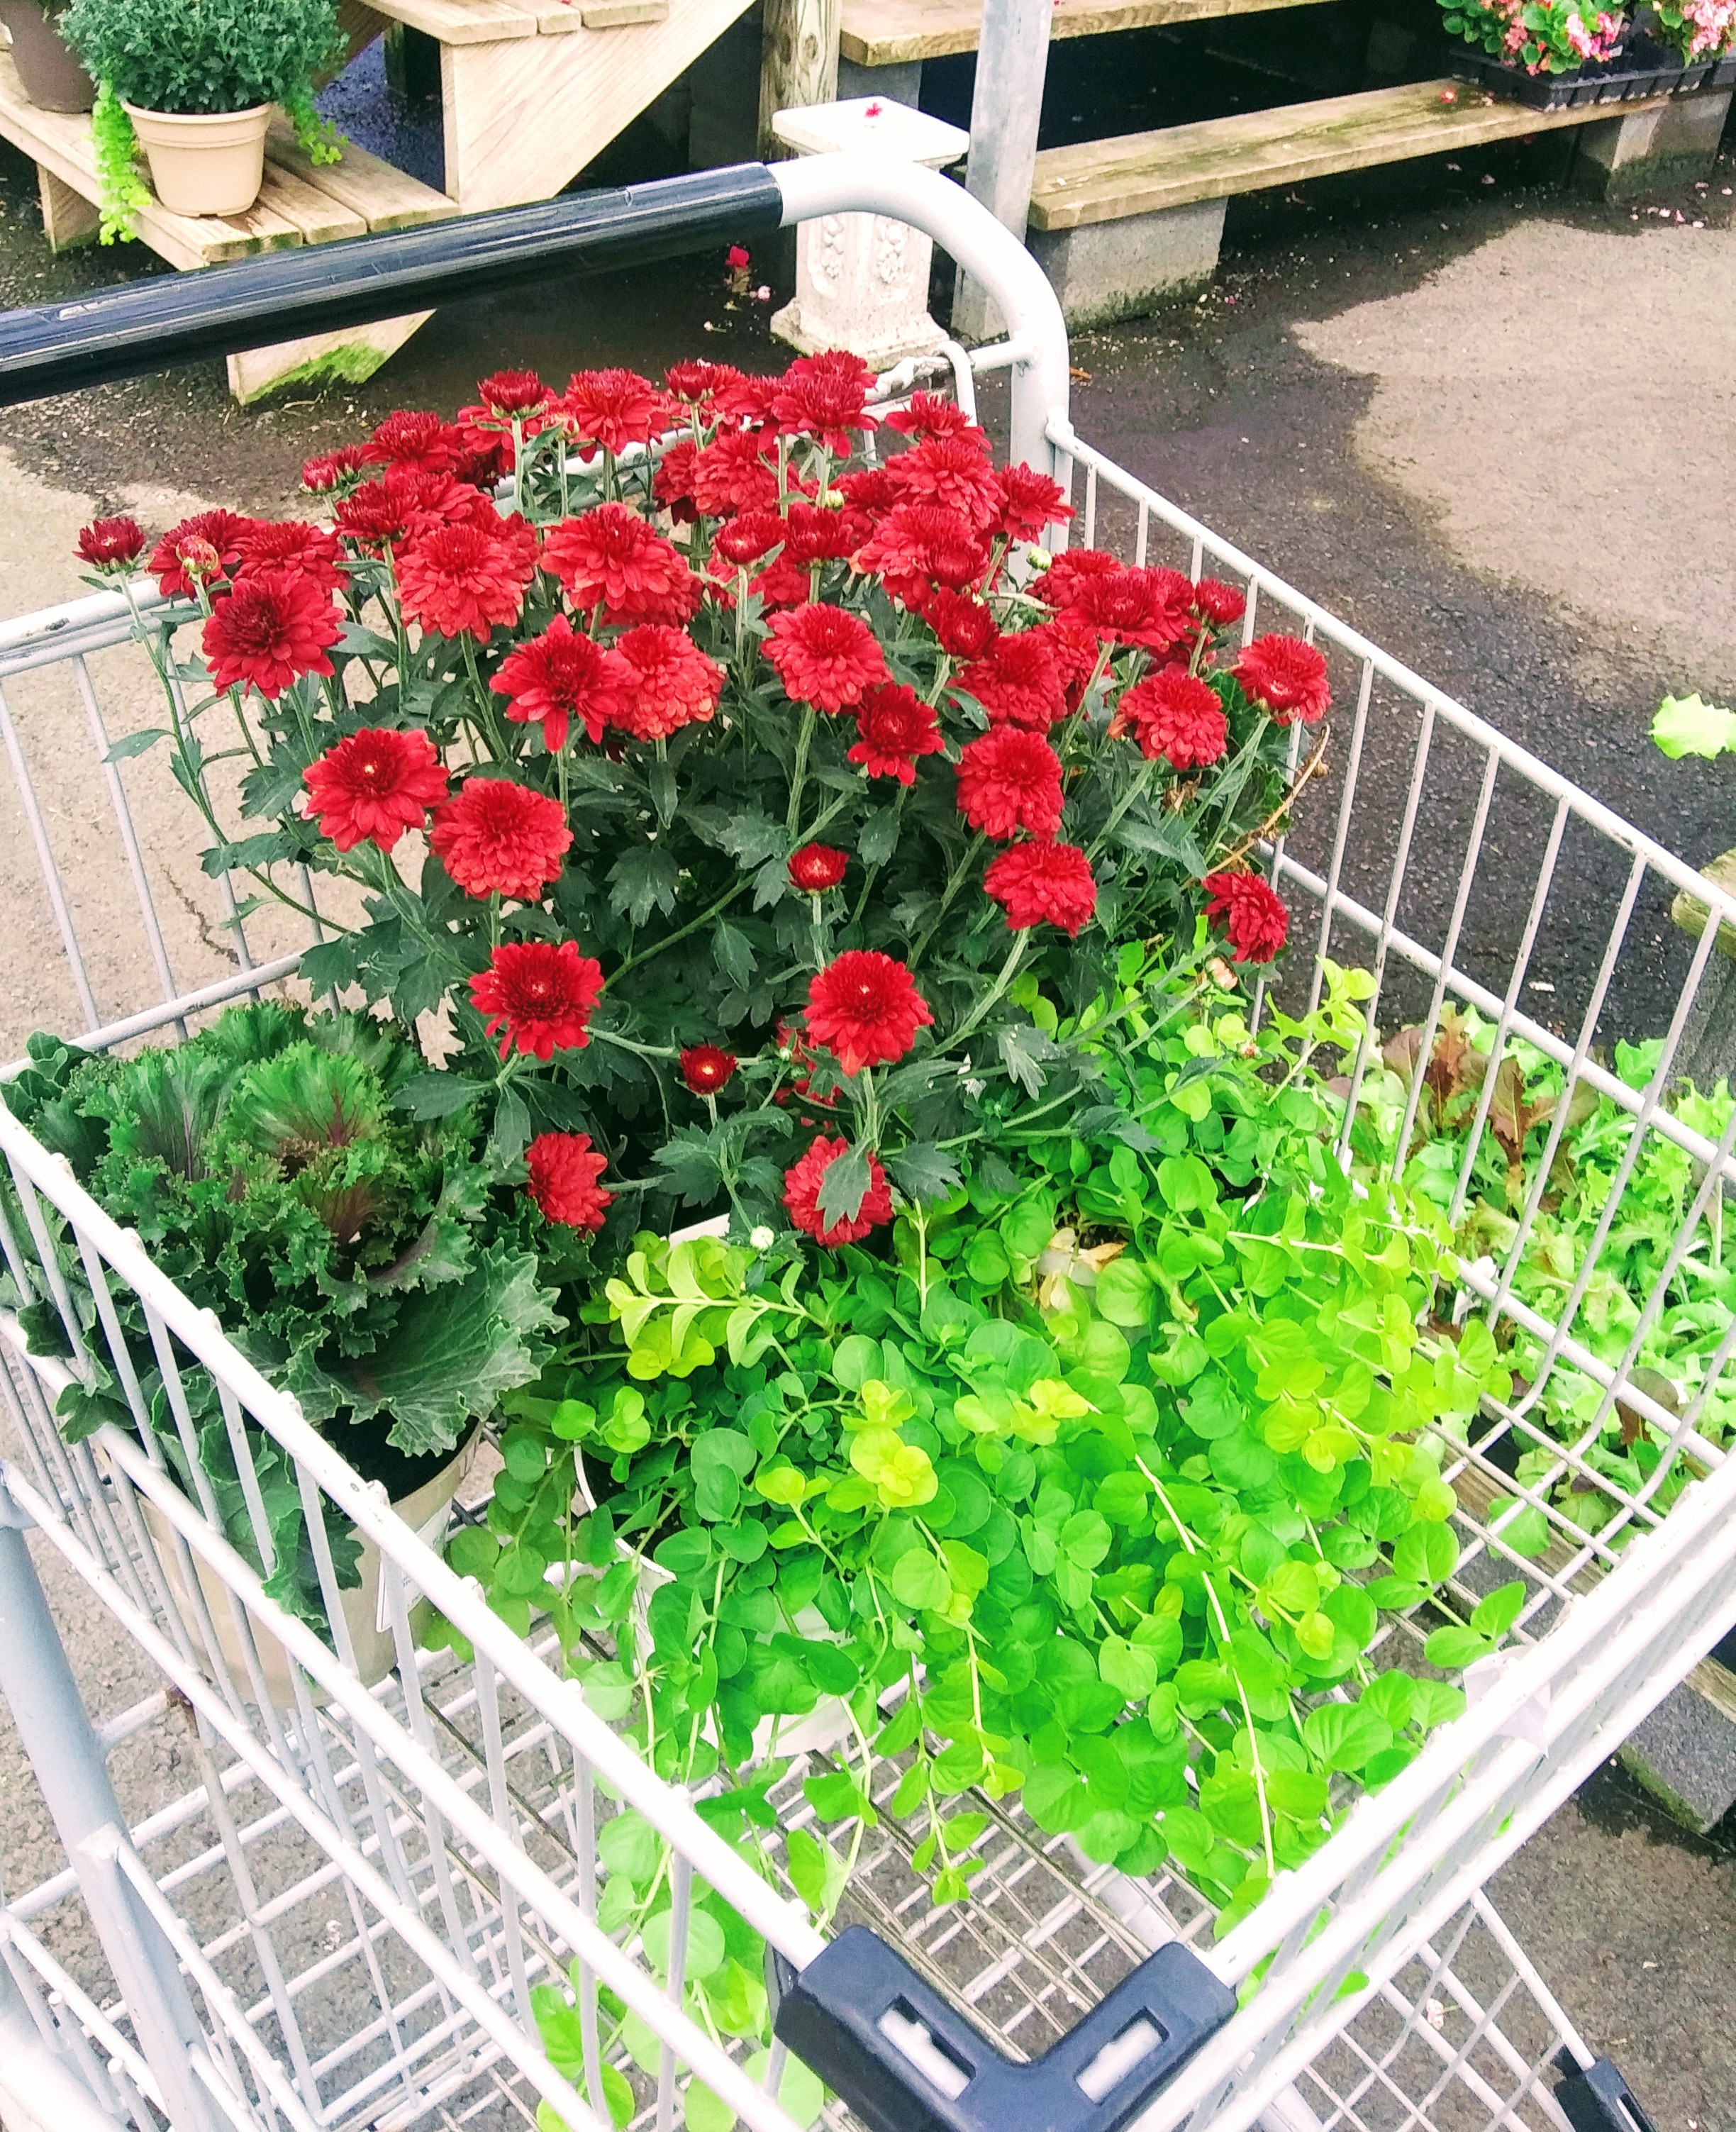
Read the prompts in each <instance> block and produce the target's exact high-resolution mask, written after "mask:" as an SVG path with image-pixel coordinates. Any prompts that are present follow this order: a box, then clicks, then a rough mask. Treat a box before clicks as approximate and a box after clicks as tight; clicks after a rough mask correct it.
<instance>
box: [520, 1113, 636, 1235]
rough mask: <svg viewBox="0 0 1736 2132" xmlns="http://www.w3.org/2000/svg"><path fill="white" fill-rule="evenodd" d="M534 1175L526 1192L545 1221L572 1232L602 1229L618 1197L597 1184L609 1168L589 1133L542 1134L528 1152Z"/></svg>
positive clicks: (527, 1162)
mask: <svg viewBox="0 0 1736 2132" xmlns="http://www.w3.org/2000/svg"><path fill="white" fill-rule="evenodd" d="M525 1164H526V1165H527V1167H528V1168H529V1169H530V1182H529V1183H528V1184H526V1185H525V1191H526V1192H528V1193H530V1197H531V1198H533V1199H534V1200H535V1202H536V1203H537V1205H538V1206H539V1207H540V1208H542V1210H543V1213H544V1217H545V1218H546V1219H547V1220H549V1221H550V1222H559V1223H560V1224H561V1225H562V1227H564V1228H568V1229H600V1228H601V1227H602V1217H603V1214H604V1212H605V1210H606V1209H607V1208H608V1206H609V1205H610V1203H611V1201H612V1200H613V1198H614V1197H615V1195H614V1193H612V1192H605V1191H604V1190H603V1189H602V1187H601V1186H600V1185H599V1184H597V1179H598V1178H599V1177H601V1176H602V1174H603V1170H604V1169H605V1168H606V1166H607V1164H606V1162H605V1160H604V1158H603V1157H602V1155H599V1154H597V1151H596V1150H595V1149H594V1148H593V1147H592V1145H591V1136H590V1135H589V1133H563V1132H549V1133H539V1134H538V1135H537V1136H536V1138H535V1140H532V1141H531V1143H530V1146H529V1147H527V1148H526V1149H525Z"/></svg>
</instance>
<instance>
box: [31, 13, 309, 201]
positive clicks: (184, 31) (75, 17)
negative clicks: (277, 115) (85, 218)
mask: <svg viewBox="0 0 1736 2132" xmlns="http://www.w3.org/2000/svg"><path fill="white" fill-rule="evenodd" d="M63 28H64V31H65V36H66V39H67V41H68V42H69V43H70V45H71V46H73V48H74V50H75V51H77V53H78V54H79V57H80V58H81V59H82V60H84V64H85V65H86V66H87V67H88V68H89V70H90V72H91V74H93V75H94V77H95V78H96V79H97V81H98V84H99V89H98V98H97V104H96V111H95V116H94V120H93V127H94V137H95V142H96V147H97V154H98V171H99V175H100V176H101V178H102V180H103V209H104V214H105V232H104V233H105V236H106V235H108V234H112V233H119V234H123V235H130V234H131V216H132V212H133V210H134V209H137V207H138V206H139V205H141V204H142V201H141V198H140V196H139V195H140V190H141V189H140V187H139V185H138V181H137V177H136V175H135V174H134V171H133V159H134V156H135V154H136V151H137V146H138V145H139V144H140V143H142V145H143V146H144V149H145V153H146V157H147V159H148V161H149V162H150V166H151V185H152V186H153V188H154V189H155V191H156V197H157V198H158V199H159V200H161V203H162V204H163V205H164V206H165V208H169V209H173V211H174V212H175V214H219V215H224V214H246V213H247V209H249V208H251V207H252V204H253V203H254V201H255V200H256V199H257V198H258V197H259V189H260V186H261V183H262V182H263V180H264V174H265V142H266V128H267V127H268V125H269V124H270V122H271V108H272V106H273V105H274V104H276V105H278V106H281V108H282V109H283V110H284V111H285V113H287V114H288V116H289V118H290V120H291V122H293V123H294V125H295V130H296V133H297V135H298V137H300V141H301V144H302V146H303V147H304V148H305V149H306V151H308V153H309V155H310V156H313V158H314V161H316V162H331V161H336V160H337V157H338V146H337V140H336V135H335V133H334V132H333V129H332V127H330V126H329V125H328V123H327V122H325V121H324V120H323V119H321V118H320V117H319V113H317V112H316V111H315V110H314V102H313V89H314V83H315V82H316V81H317V80H318V79H319V78H320V77H321V76H322V75H323V74H326V73H327V72H328V71H329V70H332V69H333V68H334V67H336V66H337V65H339V63H340V62H341V61H342V60H343V55H344V52H345V50H346V49H347V45H346V40H345V38H344V36H343V31H342V30H341V29H340V28H339V27H338V17H337V12H336V9H335V8H334V7H333V5H332V0H257V4H255V0H73V4H72V5H71V7H70V8H69V9H68V10H67V12H66V15H65V18H64V22H63Z"/></svg>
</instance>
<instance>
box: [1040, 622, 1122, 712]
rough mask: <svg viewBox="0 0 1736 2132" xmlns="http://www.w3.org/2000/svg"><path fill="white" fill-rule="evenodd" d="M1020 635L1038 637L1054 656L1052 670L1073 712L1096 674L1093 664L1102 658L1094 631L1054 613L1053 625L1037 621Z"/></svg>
mask: <svg viewBox="0 0 1736 2132" xmlns="http://www.w3.org/2000/svg"><path fill="white" fill-rule="evenodd" d="M1020 633H1021V635H1023V636H1035V637H1038V638H1039V639H1040V640H1041V641H1042V642H1043V643H1044V644H1046V645H1048V648H1049V650H1050V651H1051V652H1052V653H1053V655H1054V660H1055V670H1056V672H1057V674H1059V675H1060V676H1061V683H1062V687H1063V688H1064V689H1066V690H1067V703H1068V705H1069V707H1070V708H1072V709H1074V710H1077V708H1079V701H1080V697H1081V694H1082V693H1083V690H1084V686H1085V684H1086V682H1087V681H1088V680H1089V679H1091V675H1093V674H1094V673H1095V672H1096V669H1097V662H1098V660H1100V659H1101V657H1102V655H1103V646H1101V644H1100V643H1099V642H1098V641H1097V632H1096V630H1094V629H1092V628H1091V627H1090V626H1089V624H1087V623H1086V622H1072V621H1070V620H1069V619H1068V618H1067V616H1066V615H1064V614H1057V616H1056V617H1055V618H1054V620H1053V622H1038V624H1037V626H1036V627H1035V628H1034V629H1027V630H1024V631H1021V632H1020Z"/></svg>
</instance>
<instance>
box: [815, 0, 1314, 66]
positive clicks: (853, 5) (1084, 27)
mask: <svg viewBox="0 0 1736 2132" xmlns="http://www.w3.org/2000/svg"><path fill="white" fill-rule="evenodd" d="M1310 4H1312V0H1055V14H1054V24H1053V28H1052V29H1051V30H1050V32H1049V35H1050V36H1051V37H1105V36H1110V35H1111V34H1112V33H1113V32H1114V31H1117V30H1149V29H1152V28H1154V27H1157V26H1160V25H1162V24H1163V23H1167V22H1201V21H1203V20H1205V19H1206V18H1207V17H1216V16H1222V15H1252V14H1257V13H1259V12H1262V11H1264V9H1267V8H1269V7H1298V6H1307V5H1310ZM981 26H982V0H844V5H843V12H842V26H841V27H840V30H839V33H838V50H839V52H840V53H841V54H842V56H843V57H844V58H845V59H846V60H854V62H855V63H856V65H858V66H868V67H879V66H908V65H911V64H912V63H916V64H920V62H921V61H923V60H939V59H946V58H948V57H950V56H951V55H952V54H953V53H954V52H974V51H975V50H976V46H977V41H978V38H979V36H980V34H981Z"/></svg>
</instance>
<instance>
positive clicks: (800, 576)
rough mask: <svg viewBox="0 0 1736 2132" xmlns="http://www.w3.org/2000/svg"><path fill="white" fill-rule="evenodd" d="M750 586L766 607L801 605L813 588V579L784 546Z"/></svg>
mask: <svg viewBox="0 0 1736 2132" xmlns="http://www.w3.org/2000/svg"><path fill="white" fill-rule="evenodd" d="M751 590H752V591H754V592H756V593H758V594H759V595H760V600H761V601H762V603H764V604H765V607H767V608H768V609H770V608H775V607H801V606H803V604H804V603H806V601H807V599H808V596H809V594H810V593H812V592H813V579H812V578H811V577H810V576H809V575H808V571H807V570H806V569H805V568H804V567H803V565H802V564H800V563H798V562H797V561H796V560H795V559H794V556H793V555H791V554H790V552H789V549H788V548H786V549H785V550H784V552H783V554H782V555H779V556H778V557H776V558H775V559H774V560H773V561H772V562H770V563H768V564H766V566H765V569H763V570H761V571H760V573H759V574H758V575H757V576H755V578H754V579H752V580H751Z"/></svg>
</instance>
